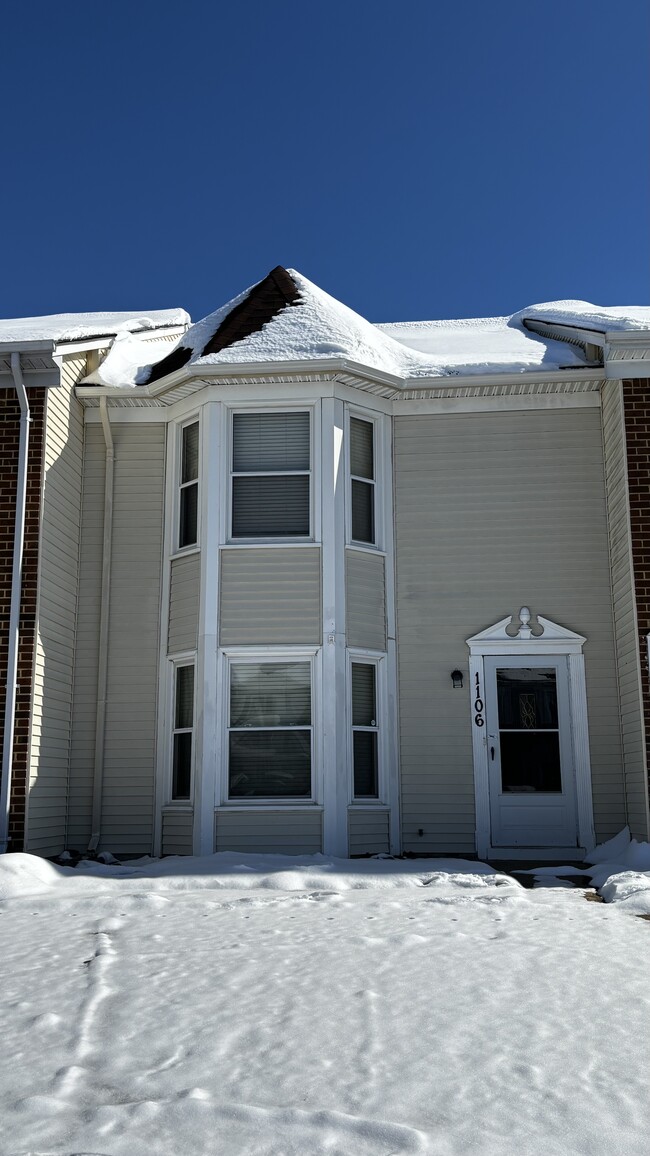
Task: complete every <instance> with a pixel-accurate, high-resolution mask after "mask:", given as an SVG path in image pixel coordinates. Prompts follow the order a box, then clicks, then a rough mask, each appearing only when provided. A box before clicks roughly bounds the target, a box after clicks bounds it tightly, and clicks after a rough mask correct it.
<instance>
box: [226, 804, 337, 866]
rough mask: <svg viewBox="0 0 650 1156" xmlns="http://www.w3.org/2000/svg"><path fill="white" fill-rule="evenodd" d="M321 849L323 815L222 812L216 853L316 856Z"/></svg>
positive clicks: (317, 811) (312, 812) (314, 812)
mask: <svg viewBox="0 0 650 1156" xmlns="http://www.w3.org/2000/svg"><path fill="white" fill-rule="evenodd" d="M321 848H322V814H321V812H320V811H319V810H317V809H316V808H315V807H314V808H313V809H312V810H310V811H306V810H293V811H273V810H270V809H269V810H268V811H253V810H248V811H239V810H227V809H225V808H224V809H223V810H219V811H218V812H217V814H216V842H215V851H243V852H246V851H248V852H252V853H257V854H278V855H315V854H317V853H318V852H319V851H320V850H321Z"/></svg>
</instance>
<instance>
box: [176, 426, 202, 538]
mask: <svg viewBox="0 0 650 1156" xmlns="http://www.w3.org/2000/svg"><path fill="white" fill-rule="evenodd" d="M179 490H180V493H179V513H178V548H179V550H182V549H183V547H184V546H196V543H197V541H198V515H199V423H198V421H193V422H191V424H190V425H184V426H183V427H182V429H181V469H180V481H179Z"/></svg>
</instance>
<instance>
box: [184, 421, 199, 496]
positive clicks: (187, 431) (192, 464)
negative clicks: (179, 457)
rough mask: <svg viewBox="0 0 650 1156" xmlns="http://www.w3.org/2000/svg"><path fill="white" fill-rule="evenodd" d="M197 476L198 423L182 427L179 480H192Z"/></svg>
mask: <svg viewBox="0 0 650 1156" xmlns="http://www.w3.org/2000/svg"><path fill="white" fill-rule="evenodd" d="M198 476H199V423H198V421H195V422H194V423H193V425H186V426H184V428H183V467H182V470H181V481H182V482H192V481H194V478H198Z"/></svg>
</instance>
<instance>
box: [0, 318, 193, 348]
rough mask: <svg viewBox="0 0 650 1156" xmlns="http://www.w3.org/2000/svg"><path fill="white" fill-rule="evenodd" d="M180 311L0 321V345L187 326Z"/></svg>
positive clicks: (187, 323)
mask: <svg viewBox="0 0 650 1156" xmlns="http://www.w3.org/2000/svg"><path fill="white" fill-rule="evenodd" d="M190 320H191V318H190V315H189V313H186V312H185V310H184V309H149V310H145V311H143V312H140V313H53V314H51V315H49V316H47V317H11V318H8V319H7V320H5V321H3V320H0V344H5V343H6V344H9V343H11V344H19V343H21V342H24V343H25V344H26V345H27V344H29V343H30V342H36V341H52V342H56V341H82V340H84V338H88V339H90V338H92V337H112V336H113V335H114V334H116V333H119V332H121V331H122V332H127V333H135V332H142V331H143V330H151V329H160V328H162V327H164V326H174V325H189V323H190Z"/></svg>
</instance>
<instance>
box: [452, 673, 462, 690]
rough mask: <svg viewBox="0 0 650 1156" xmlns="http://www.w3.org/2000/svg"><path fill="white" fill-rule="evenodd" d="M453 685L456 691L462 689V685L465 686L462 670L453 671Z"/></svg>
mask: <svg viewBox="0 0 650 1156" xmlns="http://www.w3.org/2000/svg"><path fill="white" fill-rule="evenodd" d="M451 685H452V686H453V688H454V690H458V689H459V688H461V687H462V685H463V672H462V670H452V672H451Z"/></svg>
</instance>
